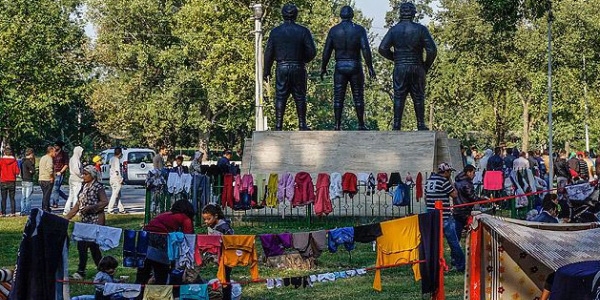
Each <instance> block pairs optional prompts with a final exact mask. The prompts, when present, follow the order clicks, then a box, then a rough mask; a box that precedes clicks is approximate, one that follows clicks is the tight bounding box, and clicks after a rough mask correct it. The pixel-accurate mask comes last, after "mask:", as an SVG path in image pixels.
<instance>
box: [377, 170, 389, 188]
mask: <svg viewBox="0 0 600 300" xmlns="http://www.w3.org/2000/svg"><path fill="white" fill-rule="evenodd" d="M387 182H388V175H387V173H377V190H378V191H387V189H388V186H387Z"/></svg>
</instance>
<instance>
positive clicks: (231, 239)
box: [217, 235, 258, 282]
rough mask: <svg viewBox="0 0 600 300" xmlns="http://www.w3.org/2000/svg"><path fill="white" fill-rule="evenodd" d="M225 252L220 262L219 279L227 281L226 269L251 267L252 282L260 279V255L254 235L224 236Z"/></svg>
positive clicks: (223, 251)
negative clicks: (257, 251) (257, 252)
mask: <svg viewBox="0 0 600 300" xmlns="http://www.w3.org/2000/svg"><path fill="white" fill-rule="evenodd" d="M221 238H222V239H223V250H222V253H221V259H220V260H219V271H218V272H217V278H218V279H219V280H220V281H221V282H227V280H226V279H225V267H230V268H231V267H237V266H250V276H251V279H252V280H256V279H258V255H257V254H256V247H255V244H254V236H253V235H223V236H222V237H221Z"/></svg>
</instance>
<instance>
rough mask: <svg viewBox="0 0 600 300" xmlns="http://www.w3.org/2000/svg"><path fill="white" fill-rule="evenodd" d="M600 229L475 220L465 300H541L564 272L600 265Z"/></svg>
mask: <svg viewBox="0 0 600 300" xmlns="http://www.w3.org/2000/svg"><path fill="white" fill-rule="evenodd" d="M599 227H600V223H585V224H547V223H536V222H527V221H521V220H515V219H508V218H501V217H496V216H490V215H486V214H479V215H476V216H474V218H473V223H472V224H471V230H470V232H469V235H468V237H467V242H466V247H465V248H466V256H467V268H466V272H465V298H464V299H472V300H474V299H537V297H539V296H540V295H541V291H542V289H543V287H544V282H545V281H546V278H547V277H548V275H550V274H551V273H553V272H555V271H557V270H558V269H559V268H561V267H563V266H567V265H570V264H573V263H578V262H585V261H590V262H591V261H597V260H600V228H599Z"/></svg>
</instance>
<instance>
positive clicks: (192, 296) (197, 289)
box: [179, 284, 209, 300]
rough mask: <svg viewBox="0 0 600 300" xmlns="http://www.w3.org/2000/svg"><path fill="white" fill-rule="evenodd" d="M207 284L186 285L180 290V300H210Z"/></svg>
mask: <svg viewBox="0 0 600 300" xmlns="http://www.w3.org/2000/svg"><path fill="white" fill-rule="evenodd" d="M208 299H209V297H208V285H207V284H186V285H182V286H181V289H180V290H179V300H208Z"/></svg>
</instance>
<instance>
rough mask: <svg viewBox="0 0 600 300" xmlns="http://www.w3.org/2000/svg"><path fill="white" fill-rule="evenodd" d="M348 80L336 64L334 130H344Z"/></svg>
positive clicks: (334, 75) (334, 77) (334, 74)
mask: <svg viewBox="0 0 600 300" xmlns="http://www.w3.org/2000/svg"><path fill="white" fill-rule="evenodd" d="M347 86H348V79H347V78H346V76H345V75H344V74H343V72H340V70H339V68H338V64H336V68H335V72H334V73H333V114H334V117H335V126H334V128H333V129H334V130H341V129H342V128H341V127H342V112H343V111H344V100H345V98H346V88H347Z"/></svg>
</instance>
